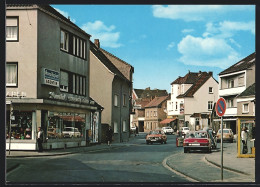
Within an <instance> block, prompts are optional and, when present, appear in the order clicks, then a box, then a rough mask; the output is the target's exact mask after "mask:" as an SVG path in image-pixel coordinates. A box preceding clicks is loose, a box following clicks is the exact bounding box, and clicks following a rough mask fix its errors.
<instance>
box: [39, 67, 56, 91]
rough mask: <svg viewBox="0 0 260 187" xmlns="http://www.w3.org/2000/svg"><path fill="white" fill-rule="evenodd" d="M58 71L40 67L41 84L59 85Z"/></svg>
mask: <svg viewBox="0 0 260 187" xmlns="http://www.w3.org/2000/svg"><path fill="white" fill-rule="evenodd" d="M59 82H60V72H58V71H54V70H51V69H47V68H42V84H46V85H50V86H55V87H59V86H60V84H59Z"/></svg>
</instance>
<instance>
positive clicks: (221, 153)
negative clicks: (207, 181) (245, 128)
mask: <svg viewBox="0 0 260 187" xmlns="http://www.w3.org/2000/svg"><path fill="white" fill-rule="evenodd" d="M221 180H223V117H221Z"/></svg>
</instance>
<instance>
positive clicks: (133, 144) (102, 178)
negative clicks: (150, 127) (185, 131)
mask: <svg viewBox="0 0 260 187" xmlns="http://www.w3.org/2000/svg"><path fill="white" fill-rule="evenodd" d="M144 137H145V136H144V134H140V135H139V136H136V137H132V138H131V139H130V141H129V142H124V143H121V144H113V145H112V146H111V147H108V146H107V145H104V144H103V145H96V146H91V147H89V148H92V150H91V149H89V150H88V151H81V152H78V153H74V154H63V155H51V152H47V153H46V152H45V153H42V154H49V155H50V156H36V157H12V156H10V157H8V159H7V167H8V166H9V168H10V166H11V165H15V164H19V167H16V168H15V169H13V170H10V171H9V172H8V173H7V181H10V182H22V183H30V182H73V183H76V182H98V183H100V182H101V183H102V182H120V183H121V182H158V183H163V182H173V183H174V182H185V183H187V182H221V180H220V176H221V175H220V174H221V173H220V168H219V167H217V166H216V165H214V163H215V164H217V163H218V160H220V150H219V149H217V150H213V152H212V153H211V154H208V153H196V152H194V153H188V154H187V153H186V154H184V153H183V148H182V147H176V146H175V138H176V136H175V135H168V142H167V144H153V145H146V144H145V140H144ZM95 147H96V149H94V148H95ZM98 147H99V148H98ZM235 148H236V143H233V144H232V143H225V144H224V151H225V155H224V156H225V157H224V166H225V167H224V168H227V169H228V168H233V170H232V169H229V170H227V169H224V180H223V182H253V181H254V158H240V160H238V161H239V162H240V163H241V165H242V166H247V167H245V170H244V174H243V173H242V171H241V168H240V170H239V168H235V167H232V165H234V164H232V165H231V166H230V165H228V164H229V163H234V160H236V159H239V158H236V156H235V154H236V152H235ZM86 149H87V148H86ZM68 150H70V149H68ZM53 152H55V151H54V150H53ZM57 152H58V151H57ZM63 152H66V150H63ZM11 153H12V154H13V156H14V154H18V153H17V152H14V151H13V152H11ZM60 153H62V152H61V151H60ZM7 154H8V153H7ZM27 154H28V153H27ZM35 154H38V153H37V152H35ZM213 161H214V162H213ZM232 161H233V162H232ZM212 163H213V164H212ZM239 172H240V173H239Z"/></svg>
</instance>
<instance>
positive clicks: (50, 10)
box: [6, 4, 91, 37]
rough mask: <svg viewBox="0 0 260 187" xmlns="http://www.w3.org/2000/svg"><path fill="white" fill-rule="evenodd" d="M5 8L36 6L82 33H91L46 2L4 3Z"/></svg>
mask: <svg viewBox="0 0 260 187" xmlns="http://www.w3.org/2000/svg"><path fill="white" fill-rule="evenodd" d="M6 7H7V8H6V9H7V10H8V9H17V8H19V9H25V10H27V9H29V8H30V9H35V8H38V9H40V10H42V11H43V12H45V13H48V14H49V15H51V16H54V17H56V19H59V20H60V21H63V22H65V23H67V24H69V25H70V26H72V27H73V28H75V29H76V30H78V31H80V32H81V33H83V34H86V35H88V37H90V36H91V35H90V34H88V33H86V32H85V31H84V30H82V29H81V28H80V27H78V26H77V25H76V24H75V23H73V22H72V21H70V19H68V18H66V17H65V16H63V15H62V14H61V13H59V12H58V11H57V10H56V9H55V8H53V7H51V6H50V5H47V4H6Z"/></svg>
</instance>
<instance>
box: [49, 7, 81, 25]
mask: <svg viewBox="0 0 260 187" xmlns="http://www.w3.org/2000/svg"><path fill="white" fill-rule="evenodd" d="M54 9H55V10H57V11H58V12H59V13H60V14H62V15H63V16H64V17H66V18H69V13H68V12H65V11H62V10H60V9H58V8H54ZM70 21H71V22H73V23H76V20H75V19H72V18H70Z"/></svg>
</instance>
